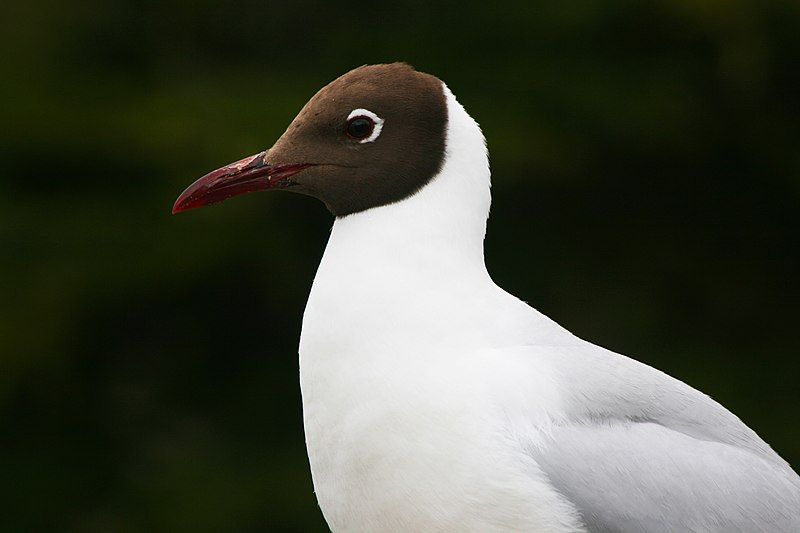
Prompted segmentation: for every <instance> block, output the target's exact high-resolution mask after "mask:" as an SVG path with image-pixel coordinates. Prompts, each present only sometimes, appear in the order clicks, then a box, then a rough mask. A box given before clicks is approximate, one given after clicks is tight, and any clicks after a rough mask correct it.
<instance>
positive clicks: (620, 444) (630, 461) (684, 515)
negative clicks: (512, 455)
mask: <svg viewBox="0 0 800 533" xmlns="http://www.w3.org/2000/svg"><path fill="white" fill-rule="evenodd" d="M529 453H531V455H533V456H534V457H535V459H536V460H537V462H538V463H539V465H540V466H541V468H542V470H543V471H544V472H545V473H546V474H547V475H548V476H549V479H550V481H551V483H552V484H553V486H554V487H556V489H557V490H559V491H560V492H561V493H562V494H563V495H564V496H565V497H566V498H567V499H568V500H570V501H571V502H572V503H573V504H574V505H575V506H576V508H577V509H578V511H579V512H580V513H581V515H582V518H583V520H584V522H585V524H586V526H587V528H588V529H589V530H590V531H624V532H628V531H630V532H643V531H725V532H728V531H746V532H750V531H765V532H784V531H785V532H800V478H798V476H797V474H795V473H794V472H793V471H792V469H791V468H790V467H789V466H788V465H787V464H786V463H784V462H782V461H775V460H769V458H765V457H761V456H759V455H758V454H757V453H753V452H752V451H750V450H747V449H743V448H741V447H737V446H734V445H730V444H726V443H721V442H715V441H711V440H703V439H699V438H696V437H693V436H689V435H687V434H685V433H682V432H679V431H675V430H673V429H669V428H667V427H664V426H662V425H660V424H657V423H652V422H632V421H628V422H598V421H595V422H584V423H576V424H569V425H562V426H558V427H555V428H553V429H552V432H551V434H550V437H549V439H548V441H547V442H546V443H545V444H544V446H537V447H536V448H535V449H531V450H529Z"/></svg>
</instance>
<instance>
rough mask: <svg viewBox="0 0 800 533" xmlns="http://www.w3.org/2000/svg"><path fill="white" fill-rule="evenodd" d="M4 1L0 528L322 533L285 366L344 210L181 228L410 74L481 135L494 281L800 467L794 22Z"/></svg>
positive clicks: (705, 7) (298, 206)
mask: <svg viewBox="0 0 800 533" xmlns="http://www.w3.org/2000/svg"><path fill="white" fill-rule="evenodd" d="M489 4H491V3H488V2H483V1H461V2H453V3H451V4H437V3H433V2H409V1H397V0H395V1H392V2H366V1H364V2H347V3H345V2H336V3H328V4H318V3H313V2H286V3H274V2H257V1H244V2H210V1H207V0H200V1H195V2H188V1H177V0H170V1H155V0H153V1H145V2H128V1H123V0H114V1H105V2H102V1H94V2H57V3H51V4H46V3H41V2H27V1H23V0H9V1H7V2H4V3H3V7H2V8H0V45H1V46H2V53H1V54H0V76H1V77H0V102H1V103H2V104H0V125H2V128H1V129H0V244H2V261H0V365H1V366H0V413H1V415H0V416H2V418H1V419H0V474H2V477H1V479H2V494H0V501H2V508H0V526H5V527H0V529H2V530H3V531H78V532H90V531H97V532H101V531H102V532H106V531H199V532H204V531H215V532H216V531H235V532H241V531H266V530H276V531H278V530H295V531H300V530H303V531H308V530H320V529H322V528H323V527H324V522H323V521H322V516H321V514H320V513H319V511H318V510H317V507H316V503H315V500H314V495H313V493H312V486H311V480H310V476H309V473H308V466H307V463H306V457H305V450H304V444H303V433H302V423H301V414H300V396H299V390H298V377H297V356H296V347H297V340H298V336H299V331H300V320H301V316H302V312H303V306H304V303H305V300H306V296H307V293H308V289H309V287H310V284H311V280H312V279H313V276H314V271H315V269H316V266H317V263H318V261H319V258H320V256H321V254H322V251H323V248H324V246H325V241H326V238H327V236H328V230H329V227H330V225H331V217H330V216H329V215H328V213H327V212H326V211H325V210H324V208H323V207H322V205H321V204H318V203H317V202H316V201H315V200H312V199H309V198H305V197H301V196H295V195H290V194H283V193H281V194H271V195H270V194H262V195H253V196H249V197H246V198H241V199H237V200H235V201H232V202H229V203H226V204H225V205H223V206H219V207H215V208H210V209H204V210H200V211H195V212H191V213H188V214H184V215H182V216H179V217H172V216H170V214H169V211H170V207H171V205H172V202H173V201H174V199H175V197H176V196H177V195H178V193H179V192H180V191H181V190H182V189H183V188H184V187H185V186H186V185H188V184H189V183H190V182H192V181H193V180H194V179H195V178H197V177H198V176H200V175H201V174H203V173H205V172H206V171H208V170H211V169H213V168H216V167H218V166H220V165H222V164H224V163H227V162H230V161H232V160H235V159H238V158H240V157H242V156H245V155H249V154H252V153H255V152H258V151H260V150H262V149H264V148H267V147H268V146H270V145H271V143H272V141H273V140H274V139H275V138H276V137H277V136H278V135H280V133H281V132H282V131H283V129H284V128H285V127H286V125H287V124H288V123H289V121H290V120H291V119H292V117H293V116H294V114H295V113H296V112H297V110H299V108H300V107H301V106H302V104H303V103H304V102H305V101H306V100H307V99H308V98H309V97H310V96H311V95H312V94H313V93H314V92H315V91H316V90H317V89H318V88H320V87H321V86H322V85H324V84H325V83H327V82H328V81H330V80H331V79H333V78H334V77H336V76H338V75H339V74H342V73H344V72H346V71H347V70H349V69H351V68H353V67H355V66H358V65H361V64H364V63H374V62H383V61H394V60H405V61H408V62H410V63H412V64H413V65H415V66H416V67H417V68H418V69H420V70H424V71H427V72H431V73H434V74H436V75H438V76H439V77H441V78H442V79H443V80H445V81H446V82H447V83H448V85H449V86H450V88H451V89H452V90H453V92H454V93H455V94H456V95H457V96H458V97H459V99H460V101H461V102H462V103H463V104H464V105H465V106H466V108H467V109H468V111H470V113H471V114H472V115H473V116H474V117H475V118H476V119H477V120H478V121H479V122H480V123H481V124H482V126H483V129H484V132H485V134H486V137H487V139H488V142H489V147H490V151H491V159H492V169H493V175H494V187H493V189H492V190H493V193H494V204H493V208H492V218H491V220H490V224H489V233H488V237H487V243H486V247H487V254H486V255H487V261H488V264H489V267H490V270H491V272H492V273H493V276H494V278H495V280H496V281H497V282H498V283H499V284H500V285H502V286H503V287H505V288H506V289H508V290H509V291H511V292H512V293H514V294H517V295H519V296H520V297H522V298H523V299H525V300H526V301H529V302H531V304H532V305H534V306H535V307H537V308H538V309H540V310H542V311H543V312H545V313H546V314H548V315H550V316H551V317H553V318H554V319H556V320H557V321H559V322H561V323H562V324H564V325H565V326H566V327H568V328H569V329H570V330H572V331H573V332H575V333H577V334H578V335H580V336H582V337H584V338H587V339H589V340H592V341H594V342H596V343H598V344H601V345H603V346H606V347H609V348H611V349H614V350H617V351H621V352H623V353H626V354H628V355H631V356H633V357H636V358H637V359H639V360H641V361H644V362H646V363H648V364H651V365H654V366H656V367H658V368H661V369H663V370H665V371H667V372H669V373H670V374H672V375H674V376H676V377H678V378H680V379H682V380H684V381H686V382H688V383H689V384H691V385H693V386H695V387H697V388H699V389H701V390H703V391H705V392H707V393H709V394H710V395H711V396H713V397H714V398H716V399H718V400H719V401H721V402H722V403H723V404H725V405H726V406H728V407H729V408H730V409H731V410H733V411H734V412H735V413H737V414H738V415H739V416H741V417H742V418H743V419H744V420H745V421H746V422H747V423H748V424H749V425H750V426H751V427H753V428H754V429H755V430H756V431H758V433H759V434H760V435H761V436H762V437H764V438H765V440H767V441H768V442H770V443H771V444H772V445H773V446H774V447H775V449H776V450H777V451H778V452H779V453H780V454H781V455H782V456H783V457H785V458H786V459H787V460H789V461H790V462H792V463H793V464H794V465H798V464H800V429H798V427H799V426H798V423H797V422H798V415H800V385H798V376H799V375H800V363H798V339H797V335H796V332H797V328H798V319H799V318H800V306H798V294H800V282H799V281H798V271H799V270H800V268H799V267H800V248H799V245H800V231H799V230H800V224H798V213H799V212H800V211H799V210H798V208H799V207H800V90H799V87H800V39H799V38H798V35H800V4H798V3H796V2H773V1H769V0H752V1H737V0H728V1H721V0H720V1H704V2H698V1H694V0H682V1H673V2H652V1H633V0H632V1H627V2H623V1H607V2H584V1H559V2H548V3H535V2H527V1H518V2H511V3H504V4H503V5H502V6H501V5H489Z"/></svg>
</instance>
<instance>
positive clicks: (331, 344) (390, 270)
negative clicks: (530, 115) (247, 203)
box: [300, 87, 527, 357]
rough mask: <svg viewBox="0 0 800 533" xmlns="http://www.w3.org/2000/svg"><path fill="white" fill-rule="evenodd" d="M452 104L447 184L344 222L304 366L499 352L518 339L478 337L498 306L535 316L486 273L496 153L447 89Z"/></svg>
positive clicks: (328, 255) (310, 326) (310, 325)
mask: <svg viewBox="0 0 800 533" xmlns="http://www.w3.org/2000/svg"><path fill="white" fill-rule="evenodd" d="M445 94H446V98H447V107H448V126H447V140H446V156H445V160H444V164H443V166H442V169H441V171H440V172H439V174H438V175H437V176H435V177H434V178H433V179H432V180H431V181H430V183H428V184H427V185H426V186H425V187H423V188H422V189H421V190H420V191H419V192H417V193H416V194H414V195H412V196H410V197H409V198H406V199H405V200H402V201H400V202H397V203H394V204H391V205H385V206H381V207H377V208H374V209H370V210H367V211H364V212H361V213H356V214H353V215H349V216H346V217H342V218H338V219H336V222H335V223H334V225H333V230H332V232H331V237H330V240H329V241H328V246H327V248H326V250H325V255H324V256H323V258H322V261H321V263H320V267H319V270H318V272H317V276H316V278H315V280H314V285H313V287H312V290H311V295H310V297H309V300H308V305H307V307H306V313H305V316H304V319H303V334H302V336H301V343H300V344H301V346H300V352H301V357H304V354H308V355H310V354H312V353H315V354H320V353H328V354H330V353H332V352H337V353H338V354H340V355H338V356H337V357H345V356H353V355H354V354H363V356H364V357H369V356H368V355H367V354H368V353H374V352H375V350H376V349H377V350H380V351H381V352H382V353H383V354H384V355H385V356H386V357H392V354H390V353H388V352H387V348H388V347H389V346H391V347H392V348H393V349H398V350H400V349H403V350H405V351H408V350H409V346H410V345H414V346H420V347H422V346H425V347H426V349H427V350H430V349H432V347H433V346H434V345H437V344H438V343H441V342H449V343H450V345H451V346H452V345H453V343H464V344H468V343H472V345H473V346H474V345H475V344H481V345H485V346H486V345H492V344H495V343H496V342H502V341H503V340H505V341H508V340H509V337H508V335H506V337H505V338H504V339H499V340H498V339H489V338H485V335H486V332H487V331H492V332H495V333H497V334H498V335H500V329H492V328H477V329H476V328H474V325H475V323H476V321H481V320H485V318H486V317H482V316H481V315H480V311H479V310H480V309H481V308H483V309H486V308H487V307H486V306H487V305H489V302H490V301H492V302H493V301H496V300H497V299H498V298H502V299H504V300H505V299H510V300H513V301H514V303H513V304H512V305H514V306H515V307H516V305H517V304H519V305H520V306H521V307H524V308H525V309H526V310H527V306H524V304H522V303H521V302H519V301H517V300H516V299H513V298H512V297H510V296H508V295H507V294H506V293H505V292H503V291H502V290H500V289H499V288H498V287H497V286H496V285H494V283H493V282H492V280H491V278H490V277H489V274H488V273H487V271H486V267H485V265H484V258H483V238H484V235H485V233H486V219H487V217H488V213H489V204H490V200H491V198H490V193H489V185H490V179H489V161H488V156H487V153H486V146H485V143H484V139H483V134H482V133H481V130H480V128H479V127H478V124H477V123H476V122H475V121H474V120H473V119H472V118H471V117H470V116H469V115H468V114H467V113H466V111H464V108H463V107H462V106H461V105H460V104H459V103H458V102H457V101H456V99H455V97H454V96H453V95H452V93H451V92H450V91H449V90H448V89H447V88H446V87H445ZM465 302H470V304H471V305H469V306H468V307H469V309H464V303H465ZM472 304H474V305H472ZM526 312H527V311H526ZM526 316H527V315H526ZM503 329H505V328H503ZM465 332H466V333H465ZM473 334H474V335H484V337H482V338H477V337H473ZM454 339H455V340H454ZM358 356H359V357H361V355H358Z"/></svg>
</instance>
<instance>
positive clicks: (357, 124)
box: [347, 117, 375, 139]
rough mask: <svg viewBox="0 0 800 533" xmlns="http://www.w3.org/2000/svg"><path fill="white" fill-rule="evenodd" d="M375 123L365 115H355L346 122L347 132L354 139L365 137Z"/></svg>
mask: <svg viewBox="0 0 800 533" xmlns="http://www.w3.org/2000/svg"><path fill="white" fill-rule="evenodd" d="M374 127H375V124H374V123H373V122H372V121H371V120H370V119H368V118H366V117H355V118H352V119H350V121H349V122H348V123H347V134H348V135H349V136H350V137H353V138H356V139H365V138H367V137H369V134H370V133H372V129H373V128H374Z"/></svg>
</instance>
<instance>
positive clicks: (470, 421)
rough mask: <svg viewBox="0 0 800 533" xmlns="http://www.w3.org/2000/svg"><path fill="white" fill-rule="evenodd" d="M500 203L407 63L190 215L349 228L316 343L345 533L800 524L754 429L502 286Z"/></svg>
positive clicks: (317, 308)
mask: <svg viewBox="0 0 800 533" xmlns="http://www.w3.org/2000/svg"><path fill="white" fill-rule="evenodd" d="M489 188H490V172H489V161H488V155H487V150H486V144H485V140H484V137H483V134H482V132H481V130H480V127H479V126H478V124H477V123H476V122H475V121H474V120H473V119H472V118H471V117H470V116H469V115H468V114H467V112H466V111H465V109H464V108H463V107H462V106H461V105H460V104H459V102H458V101H457V100H456V98H455V96H453V93H452V92H451V91H450V89H449V88H448V87H447V85H445V84H444V83H443V82H442V81H441V80H439V79H438V78H436V77H434V76H432V75H429V74H425V73H422V72H418V71H416V70H414V69H413V68H412V67H410V66H409V65H407V64H404V63H392V64H383V65H369V66H363V67H359V68H357V69H355V70H352V71H350V72H348V73H347V74H345V75H343V76H341V77H339V78H338V79H336V80H334V81H333V82H331V83H330V84H328V85H327V86H325V87H324V88H322V89H321V90H320V91H319V92H318V93H317V94H316V95H315V96H314V97H313V98H311V100H310V101H309V102H308V103H307V104H306V105H305V107H303V109H302V110H301V111H300V113H299V114H298V115H297V117H296V118H295V119H294V120H293V121H292V123H291V124H290V125H289V127H288V129H287V130H286V132H285V133H284V134H283V135H282V136H281V137H280V138H279V139H278V141H277V142H276V143H275V144H274V146H273V147H272V148H270V149H269V150H266V151H264V152H261V153H260V154H257V155H255V156H252V157H248V158H245V159H242V160H241V161H238V162H236V163H233V164H231V165H228V166H225V167H223V168H221V169H219V170H216V171H214V172H211V173H210V174H207V175H206V176H203V177H202V178H200V179H199V180H197V181H196V182H195V183H194V184H192V185H191V186H190V187H189V188H188V189H187V190H186V191H185V192H184V193H183V194H182V195H181V196H180V197H179V198H178V200H177V202H176V203H175V207H174V208H173V212H174V213H177V212H181V211H186V210H189V209H192V208H196V207H201V206H204V205H209V204H213V203H217V202H220V201H223V200H225V199H228V198H231V197H233V196H237V195H241V194H245V193H251V192H255V191H261V190H276V189H286V190H291V191H295V192H300V193H303V194H307V195H311V196H313V197H316V198H318V199H320V200H321V201H322V202H323V203H324V204H325V206H326V207H327V208H328V210H329V211H330V212H331V213H332V214H333V215H334V217H335V220H334V223H333V228H332V230H331V235H330V238H329V241H328V245H327V247H326V249H325V253H324V256H323V258H322V260H321V263H320V265H319V269H318V271H317V275H316V277H315V279H314V282H313V285H312V288H311V293H310V296H309V298H308V303H307V306H306V310H305V314H304V316H303V327H302V333H301V337H300V347H299V355H300V385H301V392H302V398H303V418H304V426H305V434H306V446H307V450H308V457H309V461H310V465H311V474H312V478H313V482H314V489H315V493H316V496H317V499H318V502H319V505H320V507H321V509H322V512H323V514H324V516H325V519H326V521H327V523H328V525H329V527H330V528H331V530H333V531H337V532H339V531H376V532H385V531H426V532H439V531H459V532H461V531H527V532H531V531H544V532H566V531H570V532H575V531H625V532H628V531H629V532H642V531H704V532H705V531H725V532H731V531H747V532H750V531H765V532H784V531H785V532H790V531H791V532H798V531H800V478H799V477H798V475H797V474H796V473H795V472H794V471H793V470H792V469H791V467H790V466H789V465H788V464H787V463H786V461H784V460H783V459H782V458H781V457H779V456H778V454H776V453H775V452H774V451H773V450H772V449H771V448H770V447H769V445H768V444H767V443H765V442H764V441H763V440H762V439H761V438H759V436H758V435H756V433H755V432H753V431H752V430H751V429H750V428H748V427H747V426H746V425H745V424H744V423H743V422H742V421H741V420H739V418H737V417H736V416H735V415H733V414H732V413H731V412H729V411H728V410H726V409H725V408H724V407H722V406H721V405H720V404H718V403H717V402H715V401H714V400H712V399H711V398H709V397H708V396H706V395H705V394H703V393H701V392H699V391H697V390H695V389H693V388H692V387H690V386H689V385H687V384H685V383H683V382H681V381H679V380H677V379H675V378H672V377H670V376H668V375H667V374H664V373H662V372H660V371H659V370H656V369H654V368H652V367H650V366H647V365H645V364H643V363H641V362H638V361H636V360H634V359H631V358H628V357H625V356H623V355H620V354H617V353H614V352H612V351H609V350H606V349H604V348H601V347H599V346H596V345H594V344H592V343H590V342H588V341H586V340H583V339H581V338H579V337H577V336H575V335H573V334H572V333H570V332H569V331H567V330H566V329H564V328H563V327H561V326H560V325H558V324H556V323H555V322H554V321H553V320H551V319H549V318H548V317H546V316H545V315H543V314H542V313H540V312H538V311H536V310H535V309H533V308H532V307H530V306H529V305H527V304H526V303H525V302H523V301H521V300H519V299H518V298H516V297H514V296H512V295H510V294H509V293H507V292H505V291H504V290H503V289H501V288H500V287H498V286H497V285H496V284H495V283H494V282H493V281H492V279H491V277H490V276H489V274H488V272H487V270H486V266H485V264H484V252H483V241H484V236H485V232H486V222H487V219H488V214H489V204H490V192H489ZM778 408H779V406H778ZM788 416H789V414H788V413H787V418H788Z"/></svg>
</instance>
